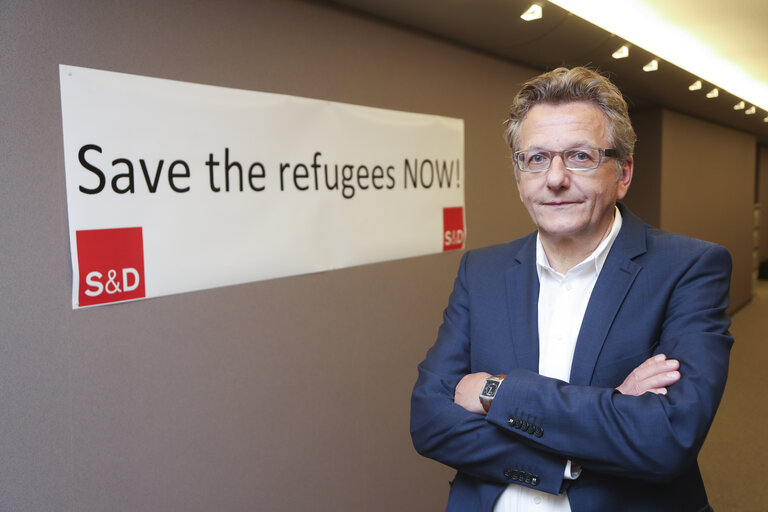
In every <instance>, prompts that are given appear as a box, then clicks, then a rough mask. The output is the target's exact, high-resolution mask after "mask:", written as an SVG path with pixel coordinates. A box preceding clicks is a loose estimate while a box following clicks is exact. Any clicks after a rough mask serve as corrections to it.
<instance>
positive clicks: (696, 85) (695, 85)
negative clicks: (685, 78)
mask: <svg viewBox="0 0 768 512" xmlns="http://www.w3.org/2000/svg"><path fill="white" fill-rule="evenodd" d="M699 89H701V80H696V81H695V82H693V83H692V84H691V85H689V86H688V90H689V91H698V90H699Z"/></svg>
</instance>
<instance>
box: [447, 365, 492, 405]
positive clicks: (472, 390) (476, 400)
mask: <svg viewBox="0 0 768 512" xmlns="http://www.w3.org/2000/svg"><path fill="white" fill-rule="evenodd" d="M490 376H491V374H490V373H486V372H480V373H470V374H469V375H465V376H464V377H462V378H461V380H460V381H459V383H458V384H457V385H456V391H455V392H454V394H453V402H454V403H456V404H459V405H460V406H462V407H463V408H465V409H466V410H468V411H469V412H475V413H478V414H485V409H483V404H482V403H481V402H480V393H481V392H482V391H483V387H484V386H485V379H487V378H488V377H490Z"/></svg>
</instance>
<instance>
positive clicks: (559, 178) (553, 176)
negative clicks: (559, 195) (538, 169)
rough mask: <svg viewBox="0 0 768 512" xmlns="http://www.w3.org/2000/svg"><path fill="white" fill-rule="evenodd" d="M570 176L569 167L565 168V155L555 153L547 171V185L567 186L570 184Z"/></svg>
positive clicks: (554, 186) (556, 187)
mask: <svg viewBox="0 0 768 512" xmlns="http://www.w3.org/2000/svg"><path fill="white" fill-rule="evenodd" d="M570 178H571V176H570V174H569V173H568V169H566V168H565V163H564V162H563V157H562V156H561V155H555V156H554V157H553V158H552V162H551V163H550V166H549V170H548V171H547V186H548V187H549V188H554V189H559V188H566V187H568V185H569V184H570Z"/></svg>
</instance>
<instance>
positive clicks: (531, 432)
mask: <svg viewBox="0 0 768 512" xmlns="http://www.w3.org/2000/svg"><path fill="white" fill-rule="evenodd" d="M526 432H528V433H529V434H533V433H534V432H536V425H534V424H533V423H530V424H529V425H528V430H526Z"/></svg>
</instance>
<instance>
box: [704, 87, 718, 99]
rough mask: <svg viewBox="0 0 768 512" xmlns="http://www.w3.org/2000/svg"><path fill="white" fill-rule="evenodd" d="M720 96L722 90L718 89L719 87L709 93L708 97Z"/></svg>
mask: <svg viewBox="0 0 768 512" xmlns="http://www.w3.org/2000/svg"><path fill="white" fill-rule="evenodd" d="M718 96H720V91H718V90H717V87H715V88H714V89H712V90H711V91H709V92H708V93H707V98H717V97H718Z"/></svg>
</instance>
